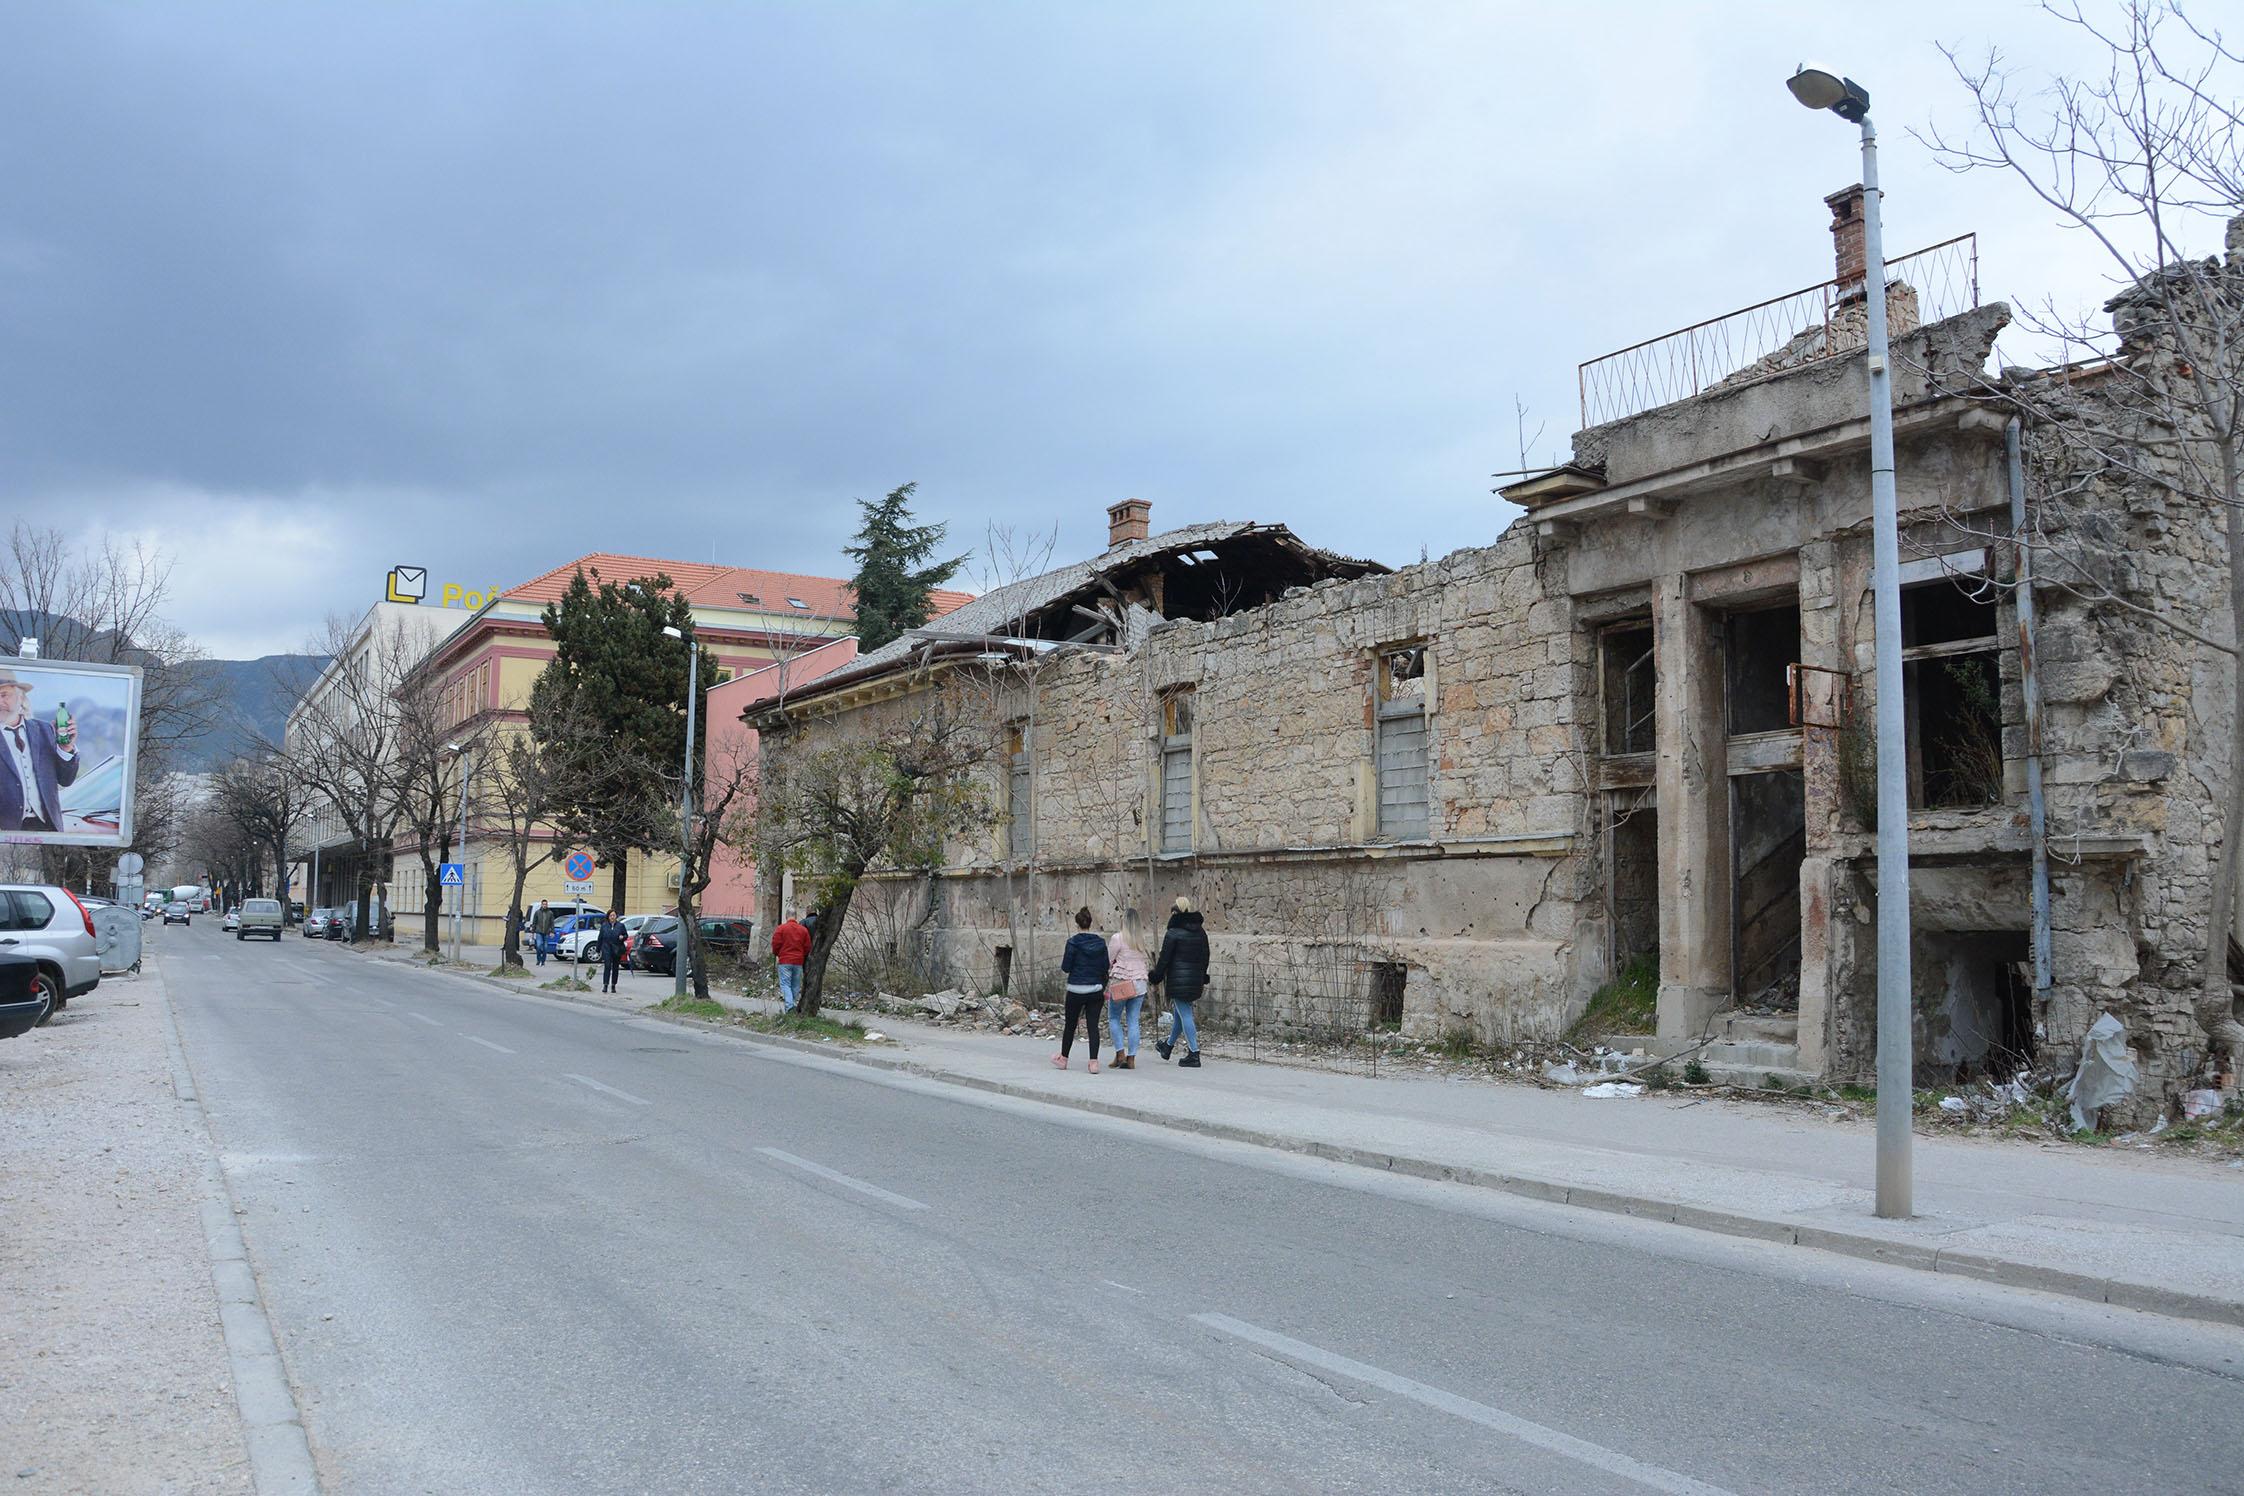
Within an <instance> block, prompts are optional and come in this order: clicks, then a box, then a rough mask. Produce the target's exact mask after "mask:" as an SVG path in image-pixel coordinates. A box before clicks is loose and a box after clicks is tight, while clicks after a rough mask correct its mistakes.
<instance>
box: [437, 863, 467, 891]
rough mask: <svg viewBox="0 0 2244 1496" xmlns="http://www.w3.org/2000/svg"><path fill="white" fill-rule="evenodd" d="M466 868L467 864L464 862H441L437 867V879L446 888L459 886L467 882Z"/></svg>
mask: <svg viewBox="0 0 2244 1496" xmlns="http://www.w3.org/2000/svg"><path fill="white" fill-rule="evenodd" d="M466 869H467V864H466V863H464V862H440V863H438V864H437V868H436V881H437V882H438V883H440V884H442V885H443V886H444V887H446V888H458V887H459V886H460V885H461V884H463V883H465V882H467V877H466Z"/></svg>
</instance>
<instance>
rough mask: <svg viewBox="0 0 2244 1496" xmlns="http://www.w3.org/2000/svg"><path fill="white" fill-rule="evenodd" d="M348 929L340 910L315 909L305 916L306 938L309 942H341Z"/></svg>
mask: <svg viewBox="0 0 2244 1496" xmlns="http://www.w3.org/2000/svg"><path fill="white" fill-rule="evenodd" d="M347 928H348V925H347V924H346V922H345V921H344V919H343V911H342V910H340V909H314V910H313V911H312V912H311V913H309V914H307V915H305V916H304V938H305V939H307V940H340V939H342V938H343V932H344V930H345V929H347Z"/></svg>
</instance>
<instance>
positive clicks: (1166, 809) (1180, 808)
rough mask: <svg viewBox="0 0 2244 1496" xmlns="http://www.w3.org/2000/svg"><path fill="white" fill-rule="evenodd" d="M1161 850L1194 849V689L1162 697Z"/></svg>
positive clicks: (1180, 850) (1183, 850)
mask: <svg viewBox="0 0 2244 1496" xmlns="http://www.w3.org/2000/svg"><path fill="white" fill-rule="evenodd" d="M1161 850H1162V851H1164V852H1189V851H1191V850H1192V693H1191V692H1190V691H1176V692H1172V693H1171V694H1170V695H1168V696H1164V697H1163V698H1162V699H1161Z"/></svg>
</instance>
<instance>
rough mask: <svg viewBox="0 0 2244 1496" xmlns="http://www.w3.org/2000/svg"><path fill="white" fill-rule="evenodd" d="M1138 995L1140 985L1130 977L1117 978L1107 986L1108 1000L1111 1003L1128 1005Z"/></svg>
mask: <svg viewBox="0 0 2244 1496" xmlns="http://www.w3.org/2000/svg"><path fill="white" fill-rule="evenodd" d="M1137 995H1138V984H1137V983H1135V982H1133V981H1131V980H1130V979H1129V978H1128V977H1115V978H1114V979H1113V980H1111V981H1109V982H1108V983H1107V984H1106V1000H1107V1001H1108V1002H1110V1003H1126V1002H1128V1001H1129V1000H1130V999H1131V998H1133V997H1136V996H1137Z"/></svg>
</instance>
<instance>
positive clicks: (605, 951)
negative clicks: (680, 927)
mask: <svg viewBox="0 0 2244 1496" xmlns="http://www.w3.org/2000/svg"><path fill="white" fill-rule="evenodd" d="M623 935H624V930H623V921H622V920H620V919H618V918H617V917H616V912H615V911H614V910H613V909H610V910H609V911H608V917H607V918H606V919H604V920H602V921H600V938H599V945H600V990H601V991H602V992H613V991H615V990H616V974H617V973H618V972H619V971H620V970H621V969H622V967H623ZM683 948H684V947H683V944H682V943H681V945H680V949H681V950H682V949H683Z"/></svg>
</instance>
